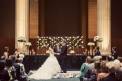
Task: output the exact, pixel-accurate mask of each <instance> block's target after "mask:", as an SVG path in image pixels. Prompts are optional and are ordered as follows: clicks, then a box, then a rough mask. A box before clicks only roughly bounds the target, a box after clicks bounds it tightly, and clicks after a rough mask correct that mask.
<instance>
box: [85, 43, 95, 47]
mask: <svg viewBox="0 0 122 81" xmlns="http://www.w3.org/2000/svg"><path fill="white" fill-rule="evenodd" d="M87 45H88V46H94V45H95V43H94V42H89V43H88V44H87Z"/></svg>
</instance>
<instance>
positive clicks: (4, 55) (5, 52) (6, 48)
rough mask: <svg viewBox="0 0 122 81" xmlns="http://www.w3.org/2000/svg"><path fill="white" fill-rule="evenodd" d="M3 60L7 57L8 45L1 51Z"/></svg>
mask: <svg viewBox="0 0 122 81" xmlns="http://www.w3.org/2000/svg"><path fill="white" fill-rule="evenodd" d="M2 57H3V58H4V59H5V60H6V59H8V57H9V47H7V46H5V47H4V52H3V56H2Z"/></svg>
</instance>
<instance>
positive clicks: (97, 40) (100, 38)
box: [94, 36, 103, 42]
mask: <svg viewBox="0 0 122 81" xmlns="http://www.w3.org/2000/svg"><path fill="white" fill-rule="evenodd" d="M102 41H103V39H102V37H100V36H95V37H94V42H102Z"/></svg>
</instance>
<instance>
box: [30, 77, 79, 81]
mask: <svg viewBox="0 0 122 81" xmlns="http://www.w3.org/2000/svg"><path fill="white" fill-rule="evenodd" d="M30 81H80V79H79V78H65V79H50V80H30Z"/></svg>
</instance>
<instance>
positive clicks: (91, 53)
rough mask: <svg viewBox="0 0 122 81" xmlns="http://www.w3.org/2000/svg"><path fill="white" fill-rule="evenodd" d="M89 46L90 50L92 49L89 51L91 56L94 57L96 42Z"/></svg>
mask: <svg viewBox="0 0 122 81" xmlns="http://www.w3.org/2000/svg"><path fill="white" fill-rule="evenodd" d="M87 45H88V46H89V48H90V49H89V53H90V55H91V56H93V47H94V46H95V43H94V42H89V43H88V44H87Z"/></svg>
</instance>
